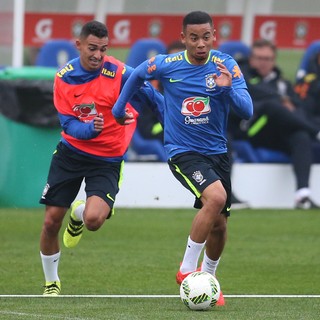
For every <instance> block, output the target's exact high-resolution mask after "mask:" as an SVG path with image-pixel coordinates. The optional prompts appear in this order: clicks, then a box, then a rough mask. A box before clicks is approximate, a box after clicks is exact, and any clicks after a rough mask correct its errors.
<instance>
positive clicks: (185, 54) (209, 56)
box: [184, 50, 211, 65]
mask: <svg viewBox="0 0 320 320" xmlns="http://www.w3.org/2000/svg"><path fill="white" fill-rule="evenodd" d="M184 58H185V59H186V61H187V62H188V63H189V64H192V65H193V63H191V62H190V60H189V58H188V55H187V50H184ZM210 58H211V50H210V52H209V55H208V59H207V61H206V62H205V63H204V64H207V63H208V62H209V61H210Z"/></svg>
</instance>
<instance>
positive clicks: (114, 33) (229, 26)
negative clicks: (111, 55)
mask: <svg viewBox="0 0 320 320" xmlns="http://www.w3.org/2000/svg"><path fill="white" fill-rule="evenodd" d="M183 17H184V16H183V15H108V17H107V21H106V22H107V25H108V28H109V33H110V35H109V39H110V46H111V47H112V48H114V47H130V46H131V45H132V44H133V43H134V42H135V41H137V40H138V39H140V38H152V37H154V38H159V39H160V40H162V41H163V42H164V43H165V44H169V43H170V42H173V41H176V40H179V39H180V33H181V31H182V19H183ZM213 22H214V26H215V29H216V31H217V34H216V35H217V45H219V43H221V42H224V41H227V40H239V39H240V38H241V25H242V17H240V16H214V17H213Z"/></svg>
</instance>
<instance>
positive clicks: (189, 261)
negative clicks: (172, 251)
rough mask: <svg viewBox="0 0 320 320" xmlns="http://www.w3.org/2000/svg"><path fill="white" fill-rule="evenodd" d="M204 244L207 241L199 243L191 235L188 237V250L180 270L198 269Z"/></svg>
mask: <svg viewBox="0 0 320 320" xmlns="http://www.w3.org/2000/svg"><path fill="white" fill-rule="evenodd" d="M204 245H205V242H204V243H197V242H194V241H193V240H192V239H191V238H190V236H189V237H188V242H187V246H186V250H185V253H184V257H183V260H182V263H181V266H180V271H181V272H182V273H187V272H193V271H196V269H197V267H198V260H199V257H200V254H201V252H202V249H203V247H204Z"/></svg>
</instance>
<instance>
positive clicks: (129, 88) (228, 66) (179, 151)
mask: <svg viewBox="0 0 320 320" xmlns="http://www.w3.org/2000/svg"><path fill="white" fill-rule="evenodd" d="M215 32H216V31H215V29H214V26H213V22H212V19H211V17H210V15H209V14H207V13H206V12H201V11H194V12H191V13H189V14H187V15H186V16H185V17H184V19H183V26H182V33H181V40H182V42H183V43H184V44H185V46H186V51H181V52H178V53H174V54H169V55H157V56H155V57H153V58H151V59H149V60H148V61H145V62H143V63H142V64H141V65H140V66H138V67H137V68H136V70H135V71H134V72H133V73H132V75H131V76H130V78H129V80H128V81H127V83H126V85H125V87H124V89H123V91H122V93H121V95H120V97H119V99H118V101H117V103H116V104H115V106H114V108H113V110H112V112H113V115H114V116H115V118H116V119H117V121H118V122H119V123H121V124H125V122H126V121H128V120H133V117H132V115H130V114H129V113H128V112H126V111H125V104H126V103H127V101H128V100H129V98H130V97H131V95H132V93H133V92H134V91H135V88H137V87H139V84H140V83H143V81H144V80H145V79H158V80H160V82H161V83H162V86H163V88H164V97H165V109H164V146H165V149H166V152H167V156H168V163H169V167H170V169H171V171H172V173H173V174H174V176H175V177H176V178H177V179H178V180H179V181H180V182H181V184H182V185H183V186H184V187H186V188H188V189H189V190H190V191H191V192H192V193H193V194H194V195H195V197H196V200H195V205H194V206H195V208H198V209H199V211H198V213H197V214H196V215H195V217H194V220H193V222H192V225H191V231H190V235H189V237H188V240H187V245H186V249H185V253H184V257H183V260H182V263H181V265H180V268H179V271H178V273H177V275H176V281H177V283H178V284H180V283H181V282H182V281H183V279H184V278H185V277H186V276H187V275H188V274H190V273H191V272H194V271H195V270H197V268H198V260H199V258H200V254H201V252H202V250H203V249H204V247H205V252H204V259H203V263H202V265H201V270H203V271H207V272H209V273H211V274H213V275H215V272H216V269H217V266H218V263H219V261H220V256H221V254H222V251H223V249H224V245H225V242H226V237H227V217H228V216H229V215H230V205H231V182H230V163H229V159H228V156H227V140H226V129H227V128H226V126H227V119H228V113H229V109H230V108H233V109H234V111H235V112H236V113H237V114H238V115H239V116H240V117H242V118H244V119H249V118H250V117H251V115H252V112H253V110H252V109H253V107H252V101H251V98H250V96H249V94H248V91H247V86H246V83H245V81H244V78H243V76H242V73H241V70H240V68H239V66H238V65H237V63H236V62H235V60H234V59H233V58H232V57H230V56H229V55H227V54H224V53H222V52H219V51H216V50H213V49H212V48H213V43H214V41H215V40H216V35H215ZM218 305H224V298H223V295H222V294H221V296H220V298H219V301H218Z"/></svg>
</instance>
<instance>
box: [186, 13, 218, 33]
mask: <svg viewBox="0 0 320 320" xmlns="http://www.w3.org/2000/svg"><path fill="white" fill-rule="evenodd" d="M205 23H209V24H210V26H213V22H212V18H211V16H210V15H209V14H208V13H206V12H204V11H192V12H190V13H188V14H187V15H186V16H185V17H184V18H183V23H182V26H183V30H185V29H186V27H187V25H188V24H205Z"/></svg>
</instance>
